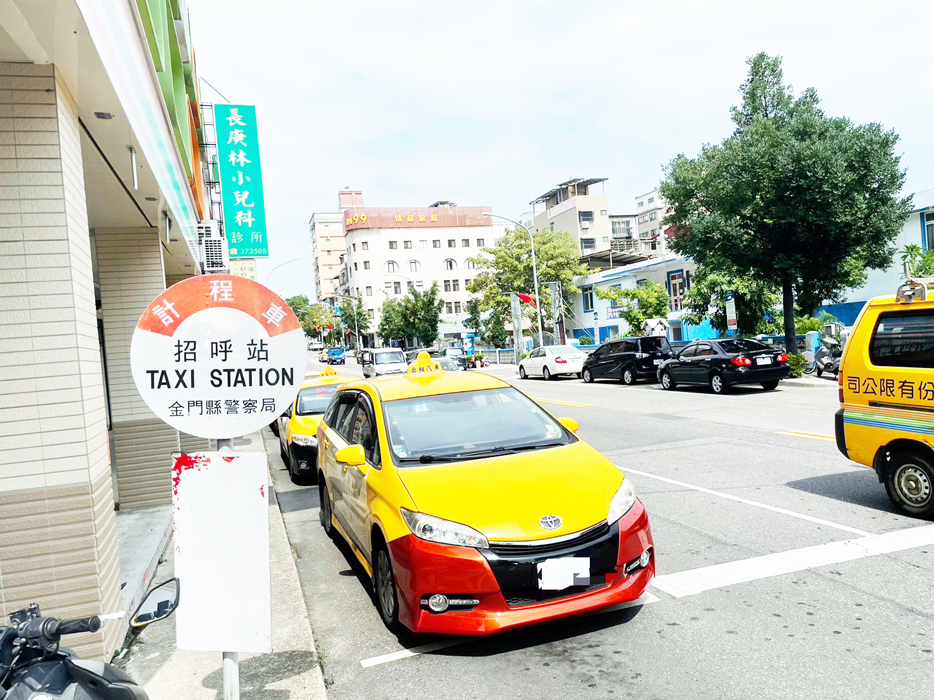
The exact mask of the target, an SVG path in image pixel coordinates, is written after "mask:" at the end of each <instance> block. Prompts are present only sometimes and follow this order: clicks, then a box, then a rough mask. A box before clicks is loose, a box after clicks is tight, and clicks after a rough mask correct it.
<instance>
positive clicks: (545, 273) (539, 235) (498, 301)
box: [467, 229, 587, 319]
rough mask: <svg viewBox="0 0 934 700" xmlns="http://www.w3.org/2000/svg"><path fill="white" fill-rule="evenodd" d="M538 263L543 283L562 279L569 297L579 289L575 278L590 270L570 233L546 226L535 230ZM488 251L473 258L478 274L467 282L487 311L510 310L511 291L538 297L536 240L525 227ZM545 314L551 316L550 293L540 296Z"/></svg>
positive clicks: (539, 301) (468, 287)
mask: <svg viewBox="0 0 934 700" xmlns="http://www.w3.org/2000/svg"><path fill="white" fill-rule="evenodd" d="M534 235H535V267H536V269H537V271H538V282H539V287H541V286H542V285H543V284H544V283H546V282H560V283H561V289H562V293H563V295H564V296H565V299H566V300H567V299H570V297H571V295H573V294H576V293H577V292H578V289H577V287H575V286H574V278H575V277H578V276H580V275H585V274H587V266H586V265H582V264H581V262H580V257H581V252H580V249H579V248H578V247H577V243H575V242H574V237H573V236H572V235H571V234H570V233H564V232H562V231H552V230H551V229H545V230H543V231H538V232H536V233H535V234H534ZM483 252H484V253H485V255H481V256H477V257H476V258H471V261H472V262H473V263H474V264H475V265H476V267H477V274H476V276H475V277H474V278H473V279H472V280H471V281H470V284H468V285H467V291H469V292H472V293H474V294H479V295H480V308H481V309H483V310H484V311H488V310H491V309H496V310H498V311H500V312H503V313H505V312H507V311H508V310H509V294H510V293H511V292H522V293H524V294H528V295H530V296H531V297H533V298H534V297H535V283H534V279H533V275H532V243H531V240H530V239H529V234H527V233H526V232H525V231H524V230H522V229H516V230H512V231H507V232H506V235H505V236H503V237H502V238H501V239H500V240H499V241H497V242H496V245H495V246H493V247H492V248H484V249H483ZM536 302H537V303H538V304H539V306H540V307H541V309H542V313H543V314H544V318H546V319H547V318H551V314H550V300H549V297H548V294H543V295H542V299H541V300H538V299H536Z"/></svg>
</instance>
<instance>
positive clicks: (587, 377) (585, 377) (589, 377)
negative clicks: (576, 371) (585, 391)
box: [581, 369, 593, 384]
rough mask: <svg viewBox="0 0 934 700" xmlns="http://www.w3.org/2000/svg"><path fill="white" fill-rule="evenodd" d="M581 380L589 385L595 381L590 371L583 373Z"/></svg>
mask: <svg viewBox="0 0 934 700" xmlns="http://www.w3.org/2000/svg"><path fill="white" fill-rule="evenodd" d="M581 378H582V379H583V380H584V381H585V382H587V383H588V384H590V382H592V381H593V374H591V372H590V370H589V369H585V370H584V371H583V372H581Z"/></svg>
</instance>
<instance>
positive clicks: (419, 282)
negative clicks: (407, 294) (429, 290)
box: [415, 281, 422, 291]
mask: <svg viewBox="0 0 934 700" xmlns="http://www.w3.org/2000/svg"><path fill="white" fill-rule="evenodd" d="M415 288H416V289H417V290H418V291H422V283H421V281H417V282H416V283H415Z"/></svg>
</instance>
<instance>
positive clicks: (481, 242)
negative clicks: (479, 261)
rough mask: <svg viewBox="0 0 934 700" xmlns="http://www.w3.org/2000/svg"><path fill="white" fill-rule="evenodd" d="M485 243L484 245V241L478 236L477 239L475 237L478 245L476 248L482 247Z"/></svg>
mask: <svg viewBox="0 0 934 700" xmlns="http://www.w3.org/2000/svg"><path fill="white" fill-rule="evenodd" d="M485 245H486V243H484V241H483V239H482V238H478V239H477V247H478V248H482V247H483V246H485Z"/></svg>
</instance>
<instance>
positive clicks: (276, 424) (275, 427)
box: [269, 418, 279, 437]
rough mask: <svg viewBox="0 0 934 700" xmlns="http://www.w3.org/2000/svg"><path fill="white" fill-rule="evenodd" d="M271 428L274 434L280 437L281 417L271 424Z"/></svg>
mask: <svg viewBox="0 0 934 700" xmlns="http://www.w3.org/2000/svg"><path fill="white" fill-rule="evenodd" d="M269 429H270V430H271V431H272V434H273V435H275V436H276V437H279V419H278V418H277V419H276V420H274V421H273V422H272V423H270V424H269Z"/></svg>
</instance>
